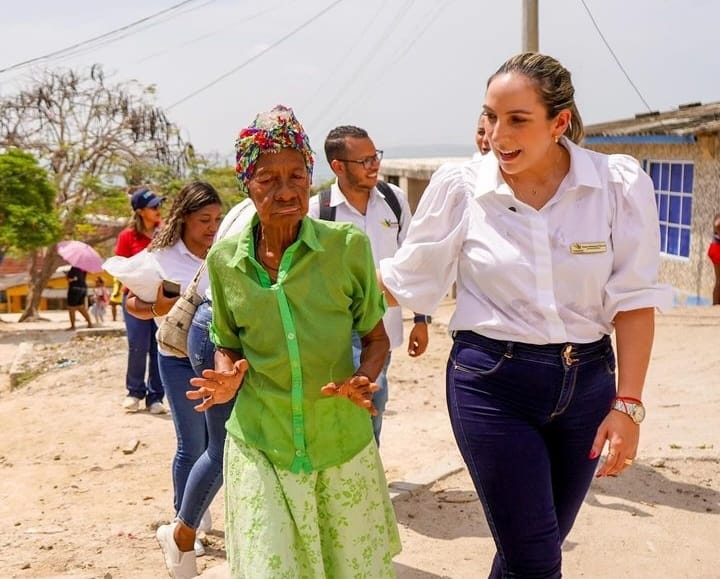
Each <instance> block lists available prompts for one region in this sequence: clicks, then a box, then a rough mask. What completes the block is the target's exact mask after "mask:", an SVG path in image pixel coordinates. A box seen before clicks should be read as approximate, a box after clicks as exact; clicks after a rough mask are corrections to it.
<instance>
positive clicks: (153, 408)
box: [148, 402, 167, 414]
mask: <svg viewBox="0 0 720 579" xmlns="http://www.w3.org/2000/svg"><path fill="white" fill-rule="evenodd" d="M148 412H150V414H167V408H165V406H163V403H162V402H153V403H152V404H151V405H150V408H148Z"/></svg>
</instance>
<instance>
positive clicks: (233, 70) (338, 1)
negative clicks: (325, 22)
mask: <svg viewBox="0 0 720 579" xmlns="http://www.w3.org/2000/svg"><path fill="white" fill-rule="evenodd" d="M344 1H345V0H335V2H332V3H331V4H330V5H328V6H326V7H325V8H323V9H322V10H321V11H320V12H318V13H317V14H315V15H314V16H312V17H311V18H309V19H308V20H306V21H305V22H303V23H302V24H301V25H300V26H298V27H297V28H295V29H293V30H291V31H290V32H288V33H287V34H286V35H285V36H283V37H281V38H280V39H279V40H276V41H275V42H273V43H272V44H271V45H270V46H268V47H267V48H264V49H263V50H261V51H260V52H258V53H257V54H255V55H253V56H251V57H250V58H248V59H247V60H246V61H244V62H242V63H240V64H239V65H237V66H235V67H233V68H231V69H230V70H228V71H227V72H225V73H223V74H221V75H220V76H218V77H216V78H215V79H214V80H212V81H210V82H209V83H207V84H205V85H203V86H201V87H200V88H198V89H196V90H194V91H192V92H191V93H189V94H187V95H185V96H184V97H183V98H181V99H180V100H178V101H175V102H174V103H173V104H171V105H170V106H168V107H165V110H168V111H169V110H171V109H173V108H175V107H176V106H178V105H180V104H182V103H184V102H186V101H188V100H190V99H191V98H193V97H195V96H197V95H199V94H200V93H201V92H205V91H206V90H207V89H209V88H210V87H213V86H215V85H216V84H217V83H219V82H220V81H222V80H224V79H226V78H227V77H229V76H231V75H233V74H235V73H236V72H237V71H239V70H240V69H242V68H244V67H245V66H247V65H248V64H250V63H251V62H254V61H256V60H257V59H258V58H260V57H261V56H263V55H264V54H266V53H267V52H269V51H271V50H272V49H273V48H276V47H277V46H279V45H280V44H282V43H283V42H285V41H286V40H287V39H288V38H291V37H293V36H294V35H295V34H297V33H298V32H300V31H301V30H302V29H303V28H306V27H307V26H309V25H310V24H312V23H313V22H315V21H316V20H317V19H318V18H320V17H321V16H323V15H324V14H325V13H326V12H329V11H330V10H332V9H333V8H335V7H336V6H337V5H338V4H342V3H343V2H344Z"/></svg>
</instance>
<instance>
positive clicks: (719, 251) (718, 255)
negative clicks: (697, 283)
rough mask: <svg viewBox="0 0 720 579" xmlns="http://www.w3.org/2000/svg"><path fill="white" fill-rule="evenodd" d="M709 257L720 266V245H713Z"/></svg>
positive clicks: (709, 250) (709, 249)
mask: <svg viewBox="0 0 720 579" xmlns="http://www.w3.org/2000/svg"><path fill="white" fill-rule="evenodd" d="M707 254H708V257H709V258H710V261H712V262H713V263H714V264H715V265H718V264H720V243H715V242H713V243H711V244H710V247H708V252H707Z"/></svg>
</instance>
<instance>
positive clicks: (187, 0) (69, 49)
mask: <svg viewBox="0 0 720 579" xmlns="http://www.w3.org/2000/svg"><path fill="white" fill-rule="evenodd" d="M197 1H198V0H183V1H182V2H178V3H177V4H173V5H172V6H170V7H169V8H165V9H164V10H160V11H159V12H155V13H154V14H151V15H150V16H146V17H144V18H141V19H140V20H135V21H134V22H131V23H130V24H126V25H125V26H121V27H120V28H115V29H114V30H111V31H110V32H105V33H104V34H100V35H99V36H95V37H93V38H89V39H88V40H83V41H82V42H77V43H75V44H73V45H71V46H67V47H65V48H62V49H60V50H55V51H53V52H50V53H48V54H44V55H42V56H37V57H35V58H30V59H28V60H24V61H22V62H18V63H15V64H13V65H10V66H7V67H5V68H0V74H2V73H4V72H9V71H11V70H16V69H18V68H22V67H24V66H28V65H30V64H34V63H36V62H39V61H41V60H48V59H51V58H56V57H59V56H64V55H65V53H69V52H72V51H75V50H78V49H80V48H82V47H84V46H86V45H89V44H91V43H94V42H97V41H98V40H103V39H107V38H108V37H110V36H112V35H114V34H117V33H119V32H125V31H127V30H129V29H132V28H134V27H136V26H139V25H141V24H144V23H146V22H147V21H148V20H152V19H153V18H156V17H158V16H162V15H163V14H167V13H168V12H172V11H175V10H177V9H179V8H182V7H183V6H185V5H187V4H192V3H193V2H197Z"/></svg>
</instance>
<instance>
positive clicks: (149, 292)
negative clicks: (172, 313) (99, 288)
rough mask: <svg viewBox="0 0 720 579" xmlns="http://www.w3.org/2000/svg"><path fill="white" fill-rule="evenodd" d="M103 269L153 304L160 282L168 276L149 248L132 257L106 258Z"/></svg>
mask: <svg viewBox="0 0 720 579" xmlns="http://www.w3.org/2000/svg"><path fill="white" fill-rule="evenodd" d="M103 269H104V270H105V271H106V272H108V273H109V274H110V275H112V276H113V277H116V278H117V279H119V280H120V281H121V282H122V283H123V285H124V286H125V287H127V288H128V289H129V290H130V291H131V292H132V293H134V294H135V295H136V296H138V297H139V298H140V299H141V300H142V301H144V302H148V303H151V304H152V303H155V300H156V299H157V293H158V288H159V287H160V283H161V282H162V280H163V279H165V277H166V276H165V272H164V271H163V269H162V267H160V264H159V263H158V261H157V259H156V258H155V256H154V255H153V253H152V252H151V251H148V250H147V249H144V250H142V251H141V252H140V253H137V254H135V255H133V256H132V257H120V256H119V255H116V256H115V257H111V258H109V259H107V260H105V263H103Z"/></svg>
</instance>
